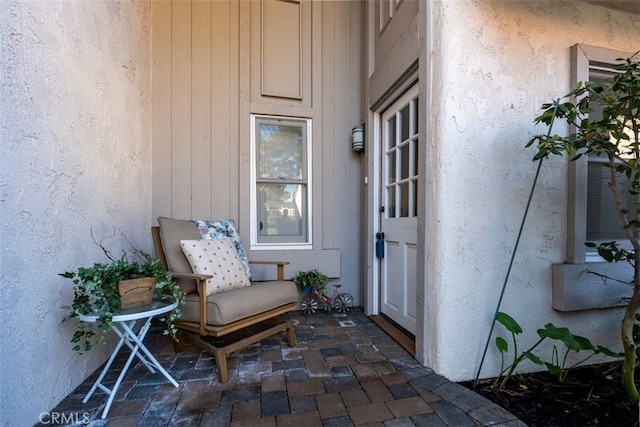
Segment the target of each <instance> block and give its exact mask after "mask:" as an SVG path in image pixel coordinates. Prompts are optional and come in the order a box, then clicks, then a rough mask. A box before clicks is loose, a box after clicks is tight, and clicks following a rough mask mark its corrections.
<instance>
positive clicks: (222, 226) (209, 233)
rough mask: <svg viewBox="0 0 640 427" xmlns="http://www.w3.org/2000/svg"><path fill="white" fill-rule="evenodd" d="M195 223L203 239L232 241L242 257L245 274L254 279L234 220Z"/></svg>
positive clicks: (198, 221) (199, 221)
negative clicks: (226, 239)
mask: <svg viewBox="0 0 640 427" xmlns="http://www.w3.org/2000/svg"><path fill="white" fill-rule="evenodd" d="M193 223H194V224H195V225H196V227H198V230H200V235H201V236H202V238H203V239H205V240H206V239H225V238H228V239H231V240H232V241H233V243H234V244H235V245H236V249H237V250H238V256H239V257H240V261H242V265H244V268H245V272H246V273H247V277H248V278H249V280H251V278H252V277H253V276H252V275H251V269H250V268H249V260H248V259H247V254H246V253H245V251H244V248H243V247H242V242H241V241H240V235H239V234H238V231H237V230H236V226H235V224H234V222H233V221H232V220H225V221H202V220H197V221H193Z"/></svg>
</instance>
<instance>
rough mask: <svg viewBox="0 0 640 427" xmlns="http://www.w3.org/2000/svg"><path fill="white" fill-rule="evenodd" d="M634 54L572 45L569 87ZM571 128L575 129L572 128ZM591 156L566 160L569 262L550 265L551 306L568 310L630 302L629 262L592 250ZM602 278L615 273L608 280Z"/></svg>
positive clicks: (612, 305)
mask: <svg viewBox="0 0 640 427" xmlns="http://www.w3.org/2000/svg"><path fill="white" fill-rule="evenodd" d="M631 55H632V54H631V53H628V52H623V51H617V50H613V49H605V48H600V47H594V46H587V45H575V46H572V47H571V85H572V88H575V87H576V84H577V82H579V81H588V80H589V70H590V68H609V69H611V65H613V64H615V63H616V62H617V61H616V60H617V59H618V58H628V57H630V56H631ZM571 131H575V129H572V130H571ZM587 163H588V159H587V156H582V157H580V158H579V159H577V160H573V161H569V163H568V194H567V253H566V259H567V260H566V262H565V263H562V264H553V265H552V266H551V285H552V307H553V308H554V309H555V310H558V311H563V312H568V311H579V310H589V309H602V308H608V307H620V306H624V305H626V301H627V299H628V296H629V286H628V285H627V284H626V283H623V282H629V281H631V280H632V279H633V268H632V267H631V266H630V265H629V264H627V263H611V264H609V263H607V262H606V261H605V260H603V259H602V258H600V257H599V256H597V255H596V254H594V253H591V254H590V253H589V251H588V250H587V249H588V248H587V247H586V246H585V242H586V241H587V214H586V212H587V211H586V208H587V176H588V164H587ZM602 277H614V278H616V280H608V281H606V283H605V282H604V281H603V280H602Z"/></svg>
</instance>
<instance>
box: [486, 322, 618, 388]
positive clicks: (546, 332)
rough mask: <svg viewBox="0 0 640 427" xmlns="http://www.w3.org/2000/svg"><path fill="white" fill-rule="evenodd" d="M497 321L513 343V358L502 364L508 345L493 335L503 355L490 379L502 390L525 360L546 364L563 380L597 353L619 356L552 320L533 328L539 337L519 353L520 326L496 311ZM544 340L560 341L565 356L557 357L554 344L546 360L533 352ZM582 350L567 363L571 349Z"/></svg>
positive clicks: (551, 371) (505, 341)
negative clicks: (580, 355)
mask: <svg viewBox="0 0 640 427" xmlns="http://www.w3.org/2000/svg"><path fill="white" fill-rule="evenodd" d="M496 320H497V321H498V322H499V323H500V324H501V325H502V326H504V327H505V329H506V330H507V331H508V332H510V333H511V342H512V344H513V361H512V362H511V363H510V364H509V365H507V366H505V355H506V354H507V353H508V352H509V344H508V343H507V340H505V339H504V338H502V337H500V336H499V337H496V347H497V349H498V351H499V352H500V356H501V357H502V366H501V369H500V374H499V375H498V376H497V377H496V379H495V380H494V382H493V387H496V388H499V389H503V388H504V387H505V385H506V384H507V382H508V381H509V379H510V378H511V377H512V376H513V374H514V372H515V370H516V368H517V367H518V365H519V364H520V363H521V362H523V361H524V360H527V359H528V360H530V361H532V362H533V363H535V364H537V365H540V366H545V367H546V368H547V370H548V371H549V373H550V374H551V375H554V376H555V377H556V378H558V381H560V382H564V380H565V379H566V378H567V375H568V374H569V371H570V370H571V369H573V368H575V367H577V366H579V365H582V364H583V363H585V362H586V361H587V360H589V359H590V358H592V357H593V356H595V355H596V354H599V353H602V354H606V355H607V356H611V357H619V355H618V354H617V353H615V352H613V351H611V350H610V349H608V348H606V347H603V346H601V345H598V346H595V345H593V344H592V343H591V341H590V340H589V339H588V338H585V337H581V336H579V335H573V334H572V333H571V332H570V331H569V329H568V328H565V327H557V326H555V325H554V324H553V323H547V324H546V325H544V328H542V329H538V330H537V331H536V332H537V333H538V337H539V339H538V341H536V343H535V344H533V345H532V346H531V347H530V348H529V349H527V350H526V351H523V352H521V353H518V340H517V338H516V335H519V334H521V333H522V327H520V325H519V324H518V322H517V321H516V320H515V319H514V318H513V317H511V316H509V315H508V314H506V313H503V312H498V313H497V315H496ZM546 339H551V340H555V341H559V342H561V343H562V344H563V346H564V347H565V351H564V355H563V356H562V357H560V350H558V346H556V345H554V346H553V348H552V350H551V359H550V360H548V361H544V360H543V359H541V358H540V357H539V356H537V355H536V354H534V353H533V351H534V350H535V349H536V348H537V347H538V346H539V345H540V344H541V343H542V342H543V341H544V340H546ZM581 351H586V352H587V353H588V354H587V356H585V357H584V358H582V359H580V360H578V361H577V362H575V363H573V364H571V365H568V364H567V359H568V356H569V354H570V352H574V353H578V352H581Z"/></svg>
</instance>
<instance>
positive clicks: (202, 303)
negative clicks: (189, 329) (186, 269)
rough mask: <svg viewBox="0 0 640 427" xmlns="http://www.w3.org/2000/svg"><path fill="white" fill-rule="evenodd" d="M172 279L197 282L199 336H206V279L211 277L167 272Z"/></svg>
mask: <svg viewBox="0 0 640 427" xmlns="http://www.w3.org/2000/svg"><path fill="white" fill-rule="evenodd" d="M169 274H171V276H172V277H174V278H177V279H193V280H195V281H196V282H197V286H198V296H199V297H198V299H199V304H198V306H199V307H200V334H202V335H206V334H207V332H206V327H207V279H211V278H212V277H213V276H212V275H210V274H196V273H174V272H172V271H169Z"/></svg>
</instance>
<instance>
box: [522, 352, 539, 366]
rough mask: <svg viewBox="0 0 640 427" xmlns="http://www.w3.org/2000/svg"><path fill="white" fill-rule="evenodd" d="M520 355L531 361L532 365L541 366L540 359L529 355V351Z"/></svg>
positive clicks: (531, 354)
mask: <svg viewBox="0 0 640 427" xmlns="http://www.w3.org/2000/svg"><path fill="white" fill-rule="evenodd" d="M522 355H523V356H524V357H526V358H527V359H529V360H531V361H532V362H533V363H535V364H537V365H542V363H543V362H542V359H540V358H539V357H538V356H536V355H535V354H533V353H531V352H530V351H525V352H523V353H522Z"/></svg>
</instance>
